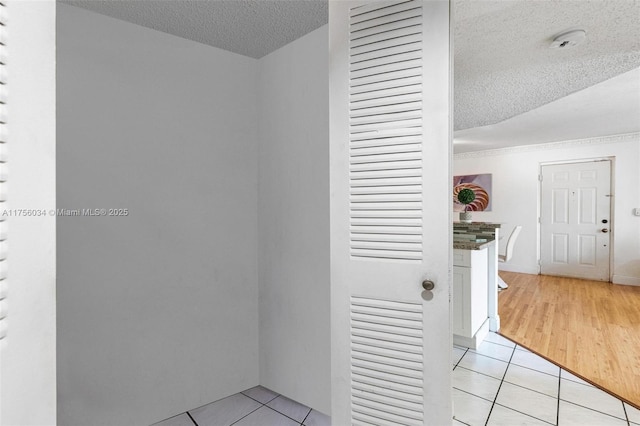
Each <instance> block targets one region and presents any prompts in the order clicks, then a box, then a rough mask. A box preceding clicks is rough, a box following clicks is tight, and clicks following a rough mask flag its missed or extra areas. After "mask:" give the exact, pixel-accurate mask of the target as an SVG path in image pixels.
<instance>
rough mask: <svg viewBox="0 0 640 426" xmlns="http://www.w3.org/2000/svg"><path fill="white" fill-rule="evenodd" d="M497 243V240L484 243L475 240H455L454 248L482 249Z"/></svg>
mask: <svg viewBox="0 0 640 426" xmlns="http://www.w3.org/2000/svg"><path fill="white" fill-rule="evenodd" d="M495 243H496V241H495V240H491V241H485V242H482V243H476V242H474V241H454V242H453V248H454V249H458V250H482V249H485V248H487V247H489V246H492V245H495Z"/></svg>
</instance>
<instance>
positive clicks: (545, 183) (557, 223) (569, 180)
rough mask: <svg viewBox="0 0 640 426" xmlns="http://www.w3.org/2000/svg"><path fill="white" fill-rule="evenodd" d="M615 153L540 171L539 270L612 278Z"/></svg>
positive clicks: (546, 166) (554, 273) (566, 274)
mask: <svg viewBox="0 0 640 426" xmlns="http://www.w3.org/2000/svg"><path fill="white" fill-rule="evenodd" d="M611 163H612V161H611V159H609V158H607V159H594V160H587V161H576V162H570V163H561V164H546V165H544V164H543V165H542V166H541V172H540V180H541V183H540V272H541V273H542V274H544V275H558V276H568V277H575V278H589V279H592V280H599V281H609V280H610V255H611V239H612V234H611V230H612V229H613V224H612V222H611V221H612V217H613V215H612V214H611V197H612V195H613V194H612V193H611V168H612V167H611V165H612V164H611Z"/></svg>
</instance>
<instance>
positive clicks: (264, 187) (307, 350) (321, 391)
mask: <svg viewBox="0 0 640 426" xmlns="http://www.w3.org/2000/svg"><path fill="white" fill-rule="evenodd" d="M328 52H329V47H328V27H327V26H326V25H325V26H324V27H321V28H319V29H317V30H315V31H313V32H311V33H309V34H307V35H306V36H304V37H302V38H300V39H298V40H296V41H294V42H293V43H290V44H288V45H287V46H284V47H283V48H281V49H279V50H277V51H275V52H273V53H271V54H270V55H267V56H266V57H264V58H262V59H260V73H259V91H260V96H259V98H260V114H259V116H260V119H259V135H260V156H259V158H260V160H259V174H258V178H259V202H258V210H259V216H258V217H259V230H260V245H259V251H258V252H259V259H260V260H259V276H260V383H261V384H262V385H263V386H266V387H268V388H271V389H273V390H274V391H276V392H278V393H281V394H283V395H285V396H287V397H289V398H292V399H295V400H296V401H299V402H301V403H304V404H307V405H309V406H310V407H313V408H314V409H316V410H319V411H322V412H324V413H326V414H329V413H330V408H331V401H330V393H331V350H330V349H331V346H330V345H331V336H330V312H329V308H330V301H329V90H328V88H329V75H328V60H329V58H328Z"/></svg>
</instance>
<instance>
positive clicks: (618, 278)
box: [611, 274, 640, 286]
mask: <svg viewBox="0 0 640 426" xmlns="http://www.w3.org/2000/svg"><path fill="white" fill-rule="evenodd" d="M611 282H613V283H614V284H622V285H637V286H640V277H626V276H624V275H616V274H614V275H613V278H612V279H611Z"/></svg>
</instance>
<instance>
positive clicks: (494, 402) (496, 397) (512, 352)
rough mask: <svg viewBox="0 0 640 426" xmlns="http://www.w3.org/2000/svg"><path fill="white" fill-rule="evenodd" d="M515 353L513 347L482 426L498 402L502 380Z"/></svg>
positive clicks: (485, 425) (486, 423)
mask: <svg viewBox="0 0 640 426" xmlns="http://www.w3.org/2000/svg"><path fill="white" fill-rule="evenodd" d="M515 351H516V348H515V347H514V348H513V350H512V351H511V356H510V357H509V362H508V363H507V368H505V369H504V373H503V374H502V380H500V384H499V385H498V390H497V391H496V396H494V397H493V403H491V408H490V409H489V414H488V415H487V420H486V421H485V422H484V426H487V425H488V424H489V419H490V418H491V413H492V412H493V407H495V406H496V401H497V400H498V394H499V393H500V389H501V388H502V383H504V378H505V377H506V376H507V371H509V366H510V365H511V360H512V359H513V354H514V353H515Z"/></svg>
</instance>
